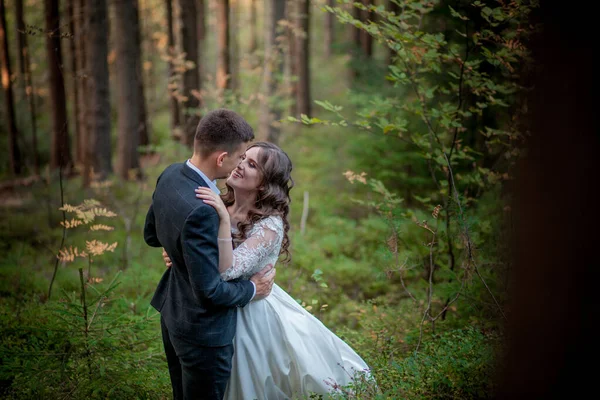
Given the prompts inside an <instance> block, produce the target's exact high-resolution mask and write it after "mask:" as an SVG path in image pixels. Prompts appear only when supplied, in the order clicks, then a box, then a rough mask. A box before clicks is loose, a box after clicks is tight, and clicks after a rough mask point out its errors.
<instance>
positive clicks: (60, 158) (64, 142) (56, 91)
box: [44, 0, 73, 169]
mask: <svg viewBox="0 0 600 400" xmlns="http://www.w3.org/2000/svg"><path fill="white" fill-rule="evenodd" d="M44 8H45V13H46V32H49V34H47V35H46V50H47V53H48V69H49V70H50V103H51V105H52V130H53V133H52V145H51V148H50V167H51V168H57V167H66V168H67V169H69V168H70V167H71V166H72V165H73V161H72V159H71V150H70V144H69V124H68V119H67V99H66V95H65V81H64V78H63V76H64V75H63V71H62V67H63V64H62V51H61V34H60V15H59V11H58V0H44Z"/></svg>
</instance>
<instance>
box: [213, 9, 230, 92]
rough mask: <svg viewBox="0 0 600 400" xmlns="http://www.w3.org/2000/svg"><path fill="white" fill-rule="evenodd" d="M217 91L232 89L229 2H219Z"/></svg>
mask: <svg viewBox="0 0 600 400" xmlns="http://www.w3.org/2000/svg"><path fill="white" fill-rule="evenodd" d="M217 26H218V28H217V76H216V83H217V89H219V90H225V89H230V88H231V63H230V57H229V49H230V32H229V0H221V1H219V2H217Z"/></svg>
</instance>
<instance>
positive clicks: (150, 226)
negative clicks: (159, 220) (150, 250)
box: [144, 204, 162, 247]
mask: <svg viewBox="0 0 600 400" xmlns="http://www.w3.org/2000/svg"><path fill="white" fill-rule="evenodd" d="M144 240H145V241H146V244H147V245H148V246H152V247H162V245H161V244H160V241H159V240H158V236H157V235H156V221H155V219H154V208H153V207H152V204H150V208H149V209H148V213H147V214H146V223H145V224H144Z"/></svg>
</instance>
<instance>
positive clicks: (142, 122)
mask: <svg viewBox="0 0 600 400" xmlns="http://www.w3.org/2000/svg"><path fill="white" fill-rule="evenodd" d="M131 2H132V3H133V8H134V12H133V15H132V20H131V24H132V25H135V26H136V29H135V32H134V35H135V36H134V37H135V47H136V48H137V60H136V74H137V86H138V87H137V92H138V94H137V96H138V98H139V106H140V110H139V114H138V116H139V120H138V127H137V132H138V136H139V145H140V146H147V145H149V144H150V129H149V126H148V112H147V107H146V95H145V90H144V68H143V65H142V33H141V30H142V26H141V24H140V22H141V20H140V4H139V1H138V0H131ZM150 76H151V75H150ZM136 151H137V150H136Z"/></svg>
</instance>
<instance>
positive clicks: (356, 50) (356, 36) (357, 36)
mask: <svg viewBox="0 0 600 400" xmlns="http://www.w3.org/2000/svg"><path fill="white" fill-rule="evenodd" d="M350 7H352V10H351V13H352V17H353V18H354V19H357V20H359V21H362V13H361V10H360V9H359V8H357V7H354V6H353V5H350ZM350 30H351V32H352V60H351V61H350V64H351V67H350V79H351V80H353V79H356V78H358V77H359V72H358V65H359V63H361V62H362V60H363V54H362V41H361V33H360V32H361V30H360V29H359V28H356V27H354V26H352V25H350Z"/></svg>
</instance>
